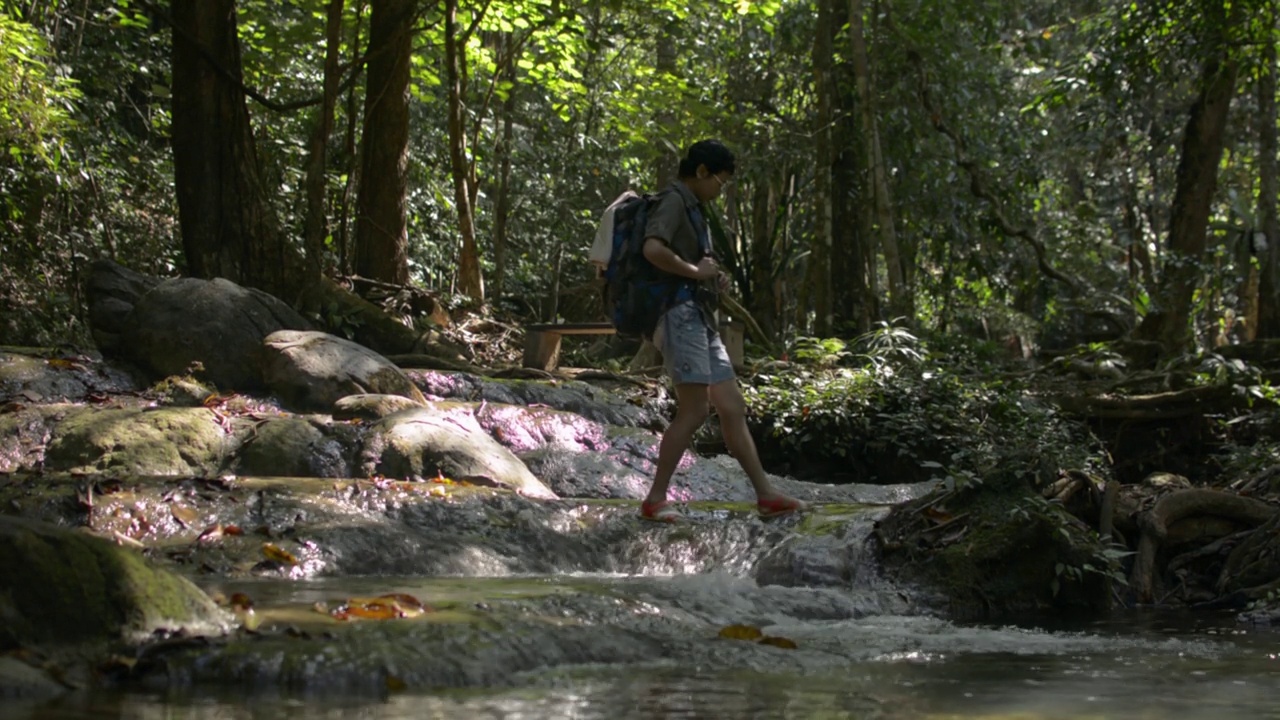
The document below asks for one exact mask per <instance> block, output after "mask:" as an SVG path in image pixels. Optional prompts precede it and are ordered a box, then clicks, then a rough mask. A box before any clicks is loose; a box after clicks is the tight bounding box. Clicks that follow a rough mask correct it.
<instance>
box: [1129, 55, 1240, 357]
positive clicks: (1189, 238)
mask: <svg viewBox="0 0 1280 720" xmlns="http://www.w3.org/2000/svg"><path fill="white" fill-rule="evenodd" d="M1213 52H1214V53H1215V55H1214V56H1213V57H1211V58H1209V59H1208V60H1207V61H1206V62H1205V64H1204V70H1203V72H1202V74H1201V80H1200V93H1199V96H1198V97H1197V98H1196V101H1195V104H1193V105H1192V106H1191V115H1190V117H1189V118H1188V119H1187V128H1186V132H1185V135H1184V136H1183V139H1182V156H1181V158H1180V159H1179V161H1178V174H1177V179H1176V183H1175V186H1174V194H1173V207H1172V217H1171V222H1170V226H1169V252H1168V253H1167V254H1166V256H1165V264H1164V270H1163V272H1161V281H1162V282H1161V288H1160V304H1159V309H1158V311H1157V312H1153V313H1150V314H1148V315H1147V316H1146V318H1145V319H1144V320H1143V322H1142V325H1140V326H1139V327H1138V330H1137V336H1138V337H1139V338H1141V339H1145V340H1155V341H1158V342H1160V343H1161V345H1162V346H1163V347H1164V350H1165V352H1167V353H1169V354H1176V353H1178V352H1180V351H1182V350H1183V349H1185V348H1186V347H1187V346H1188V344H1189V342H1190V340H1191V334H1190V330H1191V328H1190V319H1191V303H1192V296H1193V294H1194V293H1195V290H1196V286H1197V285H1198V284H1199V281H1200V275H1201V266H1200V263H1201V261H1202V260H1203V257H1204V250H1205V234H1206V233H1207V232H1208V229H1209V206H1210V204H1211V203H1212V201H1213V194H1214V190H1215V188H1216V187H1217V183H1218V164H1219V162H1220V161H1221V160H1222V146H1223V135H1224V133H1225V131H1226V126H1227V111H1228V110H1229V109H1230V107H1231V96H1232V95H1233V94H1234V92H1235V81H1236V71H1237V63H1236V61H1235V60H1234V59H1233V58H1232V57H1231V56H1230V54H1229V51H1228V50H1227V48H1226V46H1225V43H1218V44H1216V45H1215V49H1214V50H1213Z"/></svg>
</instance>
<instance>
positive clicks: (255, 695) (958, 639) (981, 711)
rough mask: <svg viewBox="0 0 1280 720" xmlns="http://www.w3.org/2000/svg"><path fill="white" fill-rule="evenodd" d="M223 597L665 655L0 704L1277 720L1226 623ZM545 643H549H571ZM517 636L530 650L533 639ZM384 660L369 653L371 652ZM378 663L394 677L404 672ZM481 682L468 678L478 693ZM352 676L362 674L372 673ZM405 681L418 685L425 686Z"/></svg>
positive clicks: (60, 713) (1277, 667)
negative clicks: (570, 632) (432, 614)
mask: <svg viewBox="0 0 1280 720" xmlns="http://www.w3.org/2000/svg"><path fill="white" fill-rule="evenodd" d="M210 589H211V590H212V591H215V592H244V593H246V594H251V595H252V596H253V597H254V599H255V602H256V604H257V606H258V607H259V608H261V611H260V613H261V615H262V622H263V624H264V627H266V626H270V625H272V624H273V623H276V624H289V625H291V626H292V627H295V628H297V627H301V628H303V630H302V631H298V632H305V631H306V628H308V627H309V626H308V625H307V623H306V618H307V613H308V612H311V613H315V615H316V617H317V618H320V619H326V620H327V618H322V617H321V616H320V615H319V613H316V611H315V607H316V603H328V602H332V601H333V600H334V598H337V597H344V596H351V595H353V594H361V595H370V596H372V595H376V594H378V593H384V592H404V593H411V594H413V595H414V596H415V597H418V598H420V599H421V600H423V601H424V602H427V603H428V604H432V605H434V606H436V607H438V608H448V609H451V610H442V611H441V612H440V613H438V614H439V615H448V614H450V613H452V614H453V615H454V617H453V618H452V620H451V621H450V622H455V623H456V622H457V621H458V617H460V616H462V615H465V613H467V612H476V611H477V610H476V609H477V608H479V609H481V610H483V611H485V612H488V613H499V612H500V611H503V612H507V614H508V616H510V617H515V616H518V615H522V614H523V615H524V616H526V617H535V616H536V617H538V618H541V619H544V620H545V619H546V618H547V617H549V616H552V615H558V616H559V617H561V618H564V619H567V621H568V622H571V624H573V625H577V626H587V627H588V628H589V629H590V630H591V632H594V633H596V635H595V638H596V639H595V642H597V643H599V644H601V645H609V644H611V643H616V642H618V639H619V638H620V637H623V636H620V635H616V634H611V633H610V632H609V630H610V629H612V628H616V627H624V628H625V629H626V631H627V633H628V635H627V636H626V637H631V636H632V634H635V633H640V634H643V635H645V636H646V640H647V639H651V638H657V641H656V642H657V644H656V645H654V646H646V647H649V650H653V652H650V653H649V656H647V657H646V656H645V653H644V652H641V653H639V655H637V654H636V653H635V652H633V650H634V648H632V649H631V650H628V651H626V652H621V651H620V653H621V654H620V655H619V658H624V657H625V658H629V660H627V661H623V662H616V663H615V662H610V661H605V662H599V661H596V662H580V663H573V662H568V663H565V662H559V663H557V664H555V665H554V666H551V667H540V663H539V662H537V660H538V656H537V652H538V650H537V647H538V646H539V643H541V642H543V641H544V640H546V641H549V639H550V638H551V637H552V636H551V635H546V636H538V635H535V639H536V640H537V641H536V642H535V643H534V644H533V645H531V646H529V647H527V648H526V649H525V650H523V651H522V653H524V654H528V653H533V654H534V656H535V657H534V660H535V662H534V663H533V665H532V667H525V668H524V669H521V670H519V672H517V673H515V674H514V675H509V676H505V677H503V678H502V680H501V681H500V682H487V681H482V682H481V686H480V687H475V686H470V687H453V688H436V689H432V688H429V687H419V686H418V681H416V680H413V681H411V682H410V683H409V685H408V686H407V687H390V686H386V685H382V686H381V687H382V690H381V691H376V692H368V691H365V690H360V689H354V690H353V689H352V688H356V687H357V686H355V685H352V686H346V687H347V689H346V690H342V691H336V690H334V688H333V687H325V686H323V684H321V685H318V686H316V685H313V686H309V687H299V686H298V684H297V683H288V682H286V683H284V684H283V686H288V687H293V688H294V689H293V690H290V691H286V690H280V689H279V687H280V686H276V687H274V688H271V689H268V688H264V687H256V688H255V689H253V690H247V689H245V688H246V687H247V685H246V686H244V687H236V688H231V689H228V687H226V686H225V685H223V686H213V687H210V686H206V685H201V684H200V683H198V682H197V683H194V684H186V683H182V684H181V685H182V689H178V690H175V689H171V688H170V689H165V690H162V691H156V692H145V691H133V692H106V691H95V692H81V693H76V694H73V695H70V696H68V697H66V698H64V699H62V700H60V701H55V702H51V703H41V704H30V705H20V704H14V703H10V704H8V706H7V708H6V707H5V706H4V705H0V711H3V713H2V714H3V717H5V718H12V719H14V720H17V719H19V718H210V719H212V718H218V719H220V720H221V719H228V720H229V719H233V718H235V719H239V718H259V717H262V718H268V717H271V718H274V717H307V718H333V719H335V720H339V719H340V720H353V719H354V718H495V719H496V718H511V719H514V718H583V719H585V718H602V719H607V720H624V719H629V718H635V719H637V720H638V719H642V718H644V719H647V718H655V719H656V718H996V717H999V718H1206V719H1211V720H1230V719H1234V718H1280V633H1277V632H1275V631H1271V630H1267V629H1253V628H1246V627H1243V626H1239V625H1237V624H1236V623H1235V621H1234V619H1233V618H1232V617H1229V616H1222V617H1209V618H1206V617H1204V616H1194V617H1193V616H1179V615H1157V614H1151V613H1126V614H1117V615H1115V616H1114V617H1111V618H1109V619H1107V620H1105V621H1091V622H1079V623H1072V622H1065V621H1064V622H1057V623H1055V624H1054V626H1052V627H1049V626H1046V625H1044V624H1040V625H1038V626H1037V625H1031V624H1028V625H1022V626H1008V625H1001V626H996V625H981V624H962V623H953V622H949V621H945V620H941V619H937V618H933V617H927V616H919V615H904V614H894V613H893V612H891V610H892V609H893V606H894V604H895V601H894V599H893V598H892V597H889V596H886V595H884V593H883V591H875V592H873V591H860V592H848V591H845V590H834V589H830V588H827V589H816V588H783V587H760V586H757V585H756V584H755V583H754V581H751V580H749V579H744V578H741V577H734V576H731V575H728V574H721V573H702V574H695V575H675V576H622V575H604V574H590V573H586V574H572V575H569V574H565V575H557V576H554V577H528V576H526V577H503V578H434V579H423V578H376V579H375V578H342V579H330V580H311V581H301V582H299V581H283V580H271V581H249V582H241V583H222V584H219V585H217V586H212V587H211V588H210ZM859 596H861V597H859ZM608 608H620V609H619V610H617V611H616V612H615V611H613V610H609V609H608ZM503 609H505V610H503ZM886 610H889V611H890V612H885V611H886ZM636 618H642V619H643V622H642V621H639V620H636ZM408 622H411V621H386V622H382V623H377V624H378V625H381V626H384V627H390V626H391V625H393V624H395V623H408ZM734 623H745V624H751V625H754V626H757V627H759V628H760V629H761V630H762V631H763V632H764V633H765V634H766V635H769V636H775V637H784V638H787V639H789V640H791V641H793V642H794V643H795V645H796V647H795V648H794V649H789V648H781V647H763V646H761V645H759V644H758V643H752V642H748V641H745V640H733V639H725V638H723V637H719V636H718V633H717V630H718V628H721V627H723V626H725V625H730V624H734ZM373 625H374V623H372V622H368V623H366V627H372V626H373ZM545 625H546V627H548V628H549V630H548V632H549V633H555V632H560V631H561V630H562V629H563V626H561V625H557V624H556V623H550V622H547V623H545ZM557 628H560V629H557ZM513 632H516V634H519V635H521V636H522V637H525V638H526V639H527V638H528V637H529V635H528V627H522V628H521V629H520V630H519V631H513ZM378 637H382V638H383V640H382V641H384V642H386V641H387V640H386V637H385V636H378ZM513 642H514V641H513ZM654 648H657V649H656V650H654ZM382 649H383V648H382V646H378V645H372V644H371V645H369V646H367V647H361V648H360V652H361V653H367V654H374V655H376V654H378V653H379V652H381V651H382ZM556 657H557V658H559V659H560V660H563V659H564V656H563V655H562V654H561V655H557V656H556ZM457 662H458V663H459V664H460V665H463V664H464V663H465V660H464V659H463V658H458V659H457ZM380 663H381V667H382V670H385V668H386V666H387V665H388V663H390V664H391V665H394V663H395V660H394V656H393V655H387V656H386V657H385V658H384V659H383V660H382V661H380ZM268 664H270V663H268ZM277 665H278V662H277ZM517 665H518V663H517ZM526 665H528V663H526ZM313 667H314V666H313ZM479 670H480V669H479V668H467V667H465V666H464V667H461V669H460V670H459V672H460V673H461V674H462V675H461V676H462V677H464V678H465V677H471V676H469V675H467V673H469V672H479ZM491 670H492V669H491ZM349 671H350V672H351V673H352V674H354V675H359V674H360V673H361V672H364V671H365V669H362V667H360V666H358V663H357V664H353V665H352V666H351V667H350V668H349ZM258 672H262V670H261V668H259V669H258ZM397 672H398V673H399V674H401V675H404V676H405V677H412V671H411V670H410V669H407V668H403V667H402V668H400V669H399V670H398V671H397ZM378 677H379V678H380V679H383V680H385V677H384V675H379V676H378ZM476 677H480V676H476ZM483 677H488V678H492V677H493V675H492V674H490V675H483ZM455 684H456V683H455Z"/></svg>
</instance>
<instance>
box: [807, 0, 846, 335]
mask: <svg viewBox="0 0 1280 720" xmlns="http://www.w3.org/2000/svg"><path fill="white" fill-rule="evenodd" d="M838 2H841V0H820V2H819V3H818V23H817V26H816V29H815V36H814V40H813V56H812V57H813V60H812V61H813V85H814V89H815V91H816V93H817V100H818V112H817V113H816V114H815V115H814V118H813V122H814V129H813V131H814V169H813V170H814V174H813V203H814V211H815V212H814V226H815V227H814V237H813V249H812V251H811V255H810V260H809V267H808V285H809V288H810V292H811V293H812V294H811V295H810V297H811V298H812V301H813V312H814V328H813V330H814V333H815V334H817V335H818V336H820V337H827V336H829V335H831V330H832V326H833V325H834V322H833V318H832V309H831V308H832V303H831V260H832V255H831V236H832V233H833V232H834V229H833V222H832V199H831V161H832V156H833V155H834V153H833V151H832V142H831V126H832V124H833V123H834V114H833V112H832V106H833V104H834V102H833V100H832V96H834V95H835V82H834V81H833V79H832V77H831V74H832V72H831V67H832V61H833V58H834V55H835V50H834V41H835V37H834V36H835V34H836V28H835V25H834V23H833V22H832V17H833V12H832V5H835V4H837V3H838Z"/></svg>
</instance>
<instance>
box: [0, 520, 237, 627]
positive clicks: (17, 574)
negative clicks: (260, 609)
mask: <svg viewBox="0 0 1280 720" xmlns="http://www.w3.org/2000/svg"><path fill="white" fill-rule="evenodd" d="M0 617H3V618H4V619H5V620H6V622H5V623H4V627H3V629H2V630H0V639H2V640H3V643H4V644H6V645H16V644H23V645H25V644H32V643H55V644H69V643H93V642H105V641H112V640H118V639H122V638H124V639H128V638H130V637H131V636H134V635H137V634H144V633H147V632H150V631H151V630H153V629H156V628H159V627H164V626H166V625H173V626H180V625H183V624H185V623H196V624H206V625H215V624H217V622H218V621H219V620H220V613H219V611H218V610H217V609H216V607H214V605H213V603H212V602H211V601H210V600H209V598H208V597H207V596H206V595H205V594H204V593H203V592H201V591H200V590H199V589H198V588H196V587H195V586H194V585H192V584H191V583H190V582H189V581H187V580H185V579H183V578H180V577H178V576H176V575H172V574H170V573H167V572H164V571H161V570H156V569H153V568H151V567H149V566H148V565H147V564H146V562H145V561H144V560H143V558H142V557H141V556H140V555H138V554H137V553H135V552H133V551H132V550H128V549H126V548H121V547H117V546H115V545H113V544H111V543H109V542H106V541H105V540H102V539H100V538H96V537H93V536H91V535H87V534H82V533H77V532H73V531H68V530H63V529H60V528H57V527H54V526H51V525H45V524H43V523H37V522H33V521H28V520H23V519H18V518H0Z"/></svg>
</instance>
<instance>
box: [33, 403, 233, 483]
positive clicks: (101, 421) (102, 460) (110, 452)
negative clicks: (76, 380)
mask: <svg viewBox="0 0 1280 720" xmlns="http://www.w3.org/2000/svg"><path fill="white" fill-rule="evenodd" d="M229 445H230V441H229V439H228V436H227V433H226V431H224V430H223V429H222V427H221V426H219V425H218V422H217V418H216V417H215V416H214V414H213V413H212V412H210V411H209V410H207V409H205V408H202V407H201V408H176V407H170V408H154V409H136V408H125V409H114V408H108V409H96V408H93V409H85V410H83V411H81V412H78V413H74V414H71V415H68V416H67V418H66V419H65V420H64V421H63V422H62V423H61V424H60V425H59V426H58V428H57V429H56V430H55V431H54V433H53V438H52V439H51V440H50V442H49V449H48V452H47V455H46V458H45V467H46V468H47V469H49V470H55V471H67V472H86V473H95V472H120V473H123V474H127V475H163V476H172V475H208V474H212V473H216V472H217V471H218V470H219V468H220V467H221V465H222V462H223V460H224V458H225V456H226V455H227V452H228V449H229Z"/></svg>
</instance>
